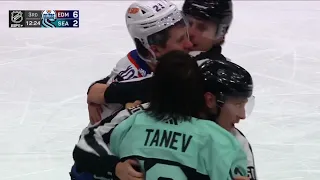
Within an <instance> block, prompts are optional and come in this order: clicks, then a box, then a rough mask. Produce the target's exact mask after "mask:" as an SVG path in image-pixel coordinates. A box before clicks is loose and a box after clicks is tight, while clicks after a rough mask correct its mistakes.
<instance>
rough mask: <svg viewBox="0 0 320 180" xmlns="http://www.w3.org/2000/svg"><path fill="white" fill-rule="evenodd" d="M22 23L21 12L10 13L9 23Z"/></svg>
mask: <svg viewBox="0 0 320 180" xmlns="http://www.w3.org/2000/svg"><path fill="white" fill-rule="evenodd" d="M22 21H23V13H22V11H12V12H11V22H13V23H17V24H18V23H21V22H22Z"/></svg>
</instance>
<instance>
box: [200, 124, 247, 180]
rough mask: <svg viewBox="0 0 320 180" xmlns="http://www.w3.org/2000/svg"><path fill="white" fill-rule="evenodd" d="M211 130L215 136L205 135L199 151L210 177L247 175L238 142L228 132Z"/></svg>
mask: <svg viewBox="0 0 320 180" xmlns="http://www.w3.org/2000/svg"><path fill="white" fill-rule="evenodd" d="M211 130H212V129H211ZM213 130H214V131H215V132H216V133H215V136H214V137H213V135H211V136H212V137H211V136H207V137H208V138H207V139H206V141H205V143H204V145H203V146H202V149H201V150H200V153H199V155H200V159H202V160H203V162H204V166H205V169H206V171H207V172H208V175H209V176H210V179H227V180H232V179H234V178H235V177H237V176H247V168H246V167H247V159H246V155H245V153H244V152H243V151H242V149H241V147H240V145H239V143H238V142H237V141H236V140H235V139H234V137H233V136H232V135H231V134H229V133H228V132H225V131H222V130H220V129H218V128H214V129H213ZM213 130H212V131H213Z"/></svg>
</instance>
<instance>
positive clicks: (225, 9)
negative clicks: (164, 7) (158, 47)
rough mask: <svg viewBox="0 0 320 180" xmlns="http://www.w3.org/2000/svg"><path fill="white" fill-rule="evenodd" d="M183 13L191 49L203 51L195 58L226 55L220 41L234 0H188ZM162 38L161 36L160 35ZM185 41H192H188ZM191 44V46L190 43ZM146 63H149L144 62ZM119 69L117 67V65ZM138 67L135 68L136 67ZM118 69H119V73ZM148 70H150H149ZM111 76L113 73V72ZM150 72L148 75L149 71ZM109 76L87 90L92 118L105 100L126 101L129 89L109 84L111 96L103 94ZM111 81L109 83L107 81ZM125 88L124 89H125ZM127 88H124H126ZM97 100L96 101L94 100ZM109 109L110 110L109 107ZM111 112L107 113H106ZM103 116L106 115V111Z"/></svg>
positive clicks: (97, 119) (225, 31)
mask: <svg viewBox="0 0 320 180" xmlns="http://www.w3.org/2000/svg"><path fill="white" fill-rule="evenodd" d="M182 9H183V13H184V14H186V17H187V19H188V21H189V35H190V40H191V41H193V42H194V45H193V46H192V48H191V50H192V51H198V52H199V51H201V52H202V53H200V54H198V55H197V56H196V57H195V59H196V60H202V59H205V58H207V57H208V58H211V59H227V58H226V57H224V56H223V55H222V54H221V46H220V45H221V44H222V43H223V42H224V38H225V35H226V33H227V31H228V29H229V26H230V25H231V22H232V17H233V11H232V1H231V0H185V2H184V4H183V8H182ZM159 38H160V37H159ZM185 41H186V44H187V45H189V44H188V43H187V40H185ZM187 47H189V46H187ZM144 67H146V66H144ZM116 69H117V67H116ZM133 69H136V68H133ZM117 72H118V71H116V73H114V74H117ZM148 72H149V71H148ZM111 76H112V75H111ZM147 76H148V75H147ZM109 78H110V76H108V77H107V78H105V79H103V80H100V81H96V82H95V83H93V84H92V86H90V87H89V90H88V104H89V106H88V109H89V115H90V120H91V122H93V123H94V122H97V121H99V120H101V116H100V114H101V110H100V108H99V107H100V105H93V104H96V103H98V104H104V103H122V104H123V103H125V102H126V101H123V100H127V98H126V97H127V95H128V93H127V92H125V93H121V92H119V91H118V89H115V87H110V91H109V92H108V93H109V94H110V96H109V97H108V98H107V97H104V93H105V90H106V89H107V88H108V89H109V87H108V85H106V82H107V80H109ZM108 84H109V83H108ZM122 90H123V89H122ZM123 91H124V90H123ZM93 102H96V103H93ZM108 112H109V111H108ZM107 114H108V113H107ZM103 117H105V116H104V115H103Z"/></svg>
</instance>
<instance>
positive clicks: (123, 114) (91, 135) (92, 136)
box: [73, 110, 130, 177]
mask: <svg viewBox="0 0 320 180" xmlns="http://www.w3.org/2000/svg"><path fill="white" fill-rule="evenodd" d="M129 115H130V113H129V112H128V111H127V110H123V111H120V112H119V113H118V114H117V115H113V116H110V117H108V118H106V119H104V120H102V121H100V123H99V124H96V125H94V126H90V127H87V128H86V129H85V130H83V132H82V135H81V136H80V139H79V141H78V143H77V144H76V146H75V148H74V150H73V159H74V161H75V164H76V167H77V169H79V170H80V171H83V172H89V173H92V174H95V175H97V176H102V177H109V176H110V175H112V176H114V175H115V167H116V165H117V164H118V163H119V162H120V159H119V158H118V157H116V156H114V155H113V154H112V153H111V151H110V149H109V148H108V144H109V142H110V136H111V133H112V130H113V128H114V127H115V126H116V125H117V124H119V123H120V122H122V121H123V120H125V119H126V118H127V117H129ZM108 175H109V176H108Z"/></svg>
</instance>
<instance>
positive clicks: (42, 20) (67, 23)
mask: <svg viewBox="0 0 320 180" xmlns="http://www.w3.org/2000/svg"><path fill="white" fill-rule="evenodd" d="M9 28H79V10H9Z"/></svg>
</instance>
